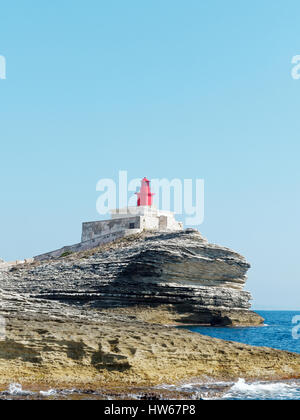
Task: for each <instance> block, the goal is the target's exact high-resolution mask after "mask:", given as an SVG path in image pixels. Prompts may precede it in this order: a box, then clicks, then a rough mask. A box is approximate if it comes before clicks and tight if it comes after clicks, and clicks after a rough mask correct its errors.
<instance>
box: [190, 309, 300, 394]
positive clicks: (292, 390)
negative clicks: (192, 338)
mask: <svg viewBox="0 0 300 420" xmlns="http://www.w3.org/2000/svg"><path fill="white" fill-rule="evenodd" d="M256 312H257V313H259V314H260V315H261V316H262V317H263V318H264V319H265V324H264V326H261V327H244V328H214V327H195V326H186V327H182V328H186V329H188V330H190V331H193V332H195V333H200V334H204V335H208V336H210V337H214V338H220V339H223V340H228V341H236V342H239V343H244V344H250V345H253V346H261V347H272V348H274V349H279V350H287V351H291V352H294V353H300V328H297V325H300V311H256ZM297 316H298V317H299V318H298V319H297V318H296V317H297ZM293 321H294V323H293ZM297 336H299V338H298V339H297ZM187 386H189V387H191V388H192V389H195V390H196V389H200V388H199V385H196V384H188V385H187ZM219 386H220V387H221V388H222V387H224V389H225V388H226V391H225V392H224V393H223V394H222V398H223V399H233V400H247V399H249V400H300V381H299V380H292V381H282V382H280V381H273V382H262V381H253V382H251V383H250V382H248V383H247V382H246V381H245V380H244V379H243V378H240V379H239V380H238V381H237V382H236V383H232V384H226V383H223V384H219Z"/></svg>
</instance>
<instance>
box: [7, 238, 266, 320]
mask: <svg viewBox="0 0 300 420" xmlns="http://www.w3.org/2000/svg"><path fill="white" fill-rule="evenodd" d="M249 267H250V265H249V264H248V263H247V261H246V260H245V258H244V257H242V256H241V255H239V254H238V253H236V252H234V251H232V250H230V249H227V248H224V247H221V246H218V245H212V244H209V243H208V242H207V241H206V240H205V239H204V238H203V237H202V236H201V235H200V233H199V232H198V231H195V230H187V231H183V232H174V233H163V234H162V233H155V232H152V233H149V232H148V233H144V234H141V235H137V236H135V237H133V238H128V239H123V240H121V241H117V242H115V243H113V244H111V245H108V246H103V247H102V248H99V249H95V250H92V251H90V252H85V253H81V254H74V255H70V256H68V257H67V258H61V259H55V260H52V261H50V262H46V263H38V264H36V265H29V266H26V265H24V266H23V268H19V269H18V270H15V271H13V270H12V271H10V272H8V273H7V275H6V276H3V277H2V279H0V288H1V289H2V290H3V291H4V290H5V291H8V292H10V291H14V292H18V293H26V294H27V295H28V296H30V297H35V298H39V299H41V298H42V299H48V300H57V301H61V302H68V303H70V304H76V305H87V306H89V307H94V308H100V309H103V308H110V309H111V308H119V307H132V306H135V305H138V306H139V307H140V306H146V307H148V308H153V307H157V306H163V308H164V309H165V315H166V323H168V322H173V323H174V322H185V323H197V324H211V325H237V324H240V325H253V324H259V323H261V322H262V321H263V320H262V319H261V317H259V316H258V315H257V314H255V313H253V312H251V311H249V308H250V303H249V302H250V299H251V295H250V293H249V292H246V291H244V290H243V288H244V285H245V281H246V273H247V271H248V269H249ZM153 320H154V318H153Z"/></svg>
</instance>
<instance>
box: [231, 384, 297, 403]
mask: <svg viewBox="0 0 300 420" xmlns="http://www.w3.org/2000/svg"><path fill="white" fill-rule="evenodd" d="M223 398H224V399H259V400H262V399H263V400H266V399H276V400H279V399H300V383H299V382H253V383H247V382H246V381H245V379H239V380H238V382H236V383H235V384H234V385H233V386H232V387H231V388H230V390H229V391H228V392H227V393H226V394H225V395H224V397H223Z"/></svg>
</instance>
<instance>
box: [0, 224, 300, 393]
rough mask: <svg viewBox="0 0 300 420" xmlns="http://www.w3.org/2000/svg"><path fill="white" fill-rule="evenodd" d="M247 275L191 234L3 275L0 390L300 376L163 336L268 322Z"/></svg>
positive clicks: (245, 350) (271, 361) (230, 350)
mask: <svg viewBox="0 0 300 420" xmlns="http://www.w3.org/2000/svg"><path fill="white" fill-rule="evenodd" d="M248 268H249V264H248V263H247V262H246V261H245V259H244V258H243V257H242V256H240V255H239V254H237V253H235V252H233V251H231V250H229V249H226V248H223V247H219V246H216V245H211V244H208V243H207V241H206V240H205V239H203V238H202V237H201V235H200V234H199V233H198V232H194V231H186V232H177V233H173V234H171V233H169V234H161V233H160V234H157V233H154V232H153V233H145V234H140V235H138V236H136V237H130V238H127V239H122V240H120V241H117V242H114V243H112V244H110V245H105V246H102V247H101V248H99V249H95V250H90V251H85V252H83V253H80V254H74V255H69V256H65V257H62V258H59V259H54V260H52V261H48V262H44V263H41V262H35V263H30V264H29V263H28V264H23V265H16V266H13V267H7V268H6V269H5V270H0V316H1V318H0V321H1V322H0V389H1V387H2V386H3V387H5V388H6V387H7V384H9V383H12V382H20V383H22V384H23V385H26V384H29V385H30V387H31V385H32V384H37V386H42V387H43V386H47V387H51V388H53V387H60V388H61V387H62V388H63V387H68V388H70V387H72V388H73V387H80V388H81V389H99V387H102V388H104V389H106V388H110V389H118V390H120V389H124V390H125V392H127V391H128V392H131V391H129V390H131V389H132V388H131V387H132V386H142V385H143V386H147V387H148V386H150V385H157V384H162V383H170V384H175V383H176V382H178V381H181V380H183V381H190V380H191V379H192V378H200V377H201V378H207V377H212V378H220V379H226V380H227V379H229V378H230V379H232V378H239V377H244V378H249V379H250V378H255V379H274V378H293V377H294V378H295V377H300V355H297V354H292V353H288V352H282V351H278V350H272V349H266V348H256V347H251V346H246V345H243V344H239V343H230V342H226V341H222V340H216V339H213V338H210V337H205V336H202V335H200V334H195V333H191V332H189V331H186V330H183V329H177V328H173V327H170V326H166V325H165V324H175V323H184V322H187V323H192V322H195V323H206V324H214V325H215V324H218V325H224V324H225V325H234V324H245V325H246V324H251V323H252V324H255V323H256V324H257V323H260V322H261V321H262V319H261V318H260V317H259V316H258V315H256V314H254V313H252V312H250V311H249V309H248V308H249V299H250V294H249V293H247V292H245V291H243V286H244V283H245V280H246V272H247V270H248ZM158 324H160V325H158Z"/></svg>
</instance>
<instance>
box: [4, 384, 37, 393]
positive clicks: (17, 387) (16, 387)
mask: <svg viewBox="0 0 300 420" xmlns="http://www.w3.org/2000/svg"><path fill="white" fill-rule="evenodd" d="M5 393H7V394H9V395H20V396H25V395H33V392H31V391H24V390H23V388H22V385H21V384H17V383H13V384H10V385H9V387H8V391H6V392H5Z"/></svg>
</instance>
